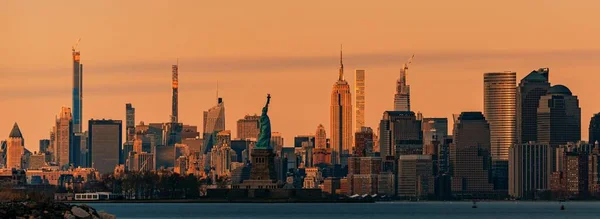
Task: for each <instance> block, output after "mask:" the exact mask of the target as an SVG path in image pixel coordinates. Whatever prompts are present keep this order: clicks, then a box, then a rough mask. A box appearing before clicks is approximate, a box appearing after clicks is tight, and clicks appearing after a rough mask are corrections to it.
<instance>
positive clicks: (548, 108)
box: [537, 85, 581, 146]
mask: <svg viewBox="0 0 600 219" xmlns="http://www.w3.org/2000/svg"><path fill="white" fill-rule="evenodd" d="M537 120H538V123H537V132H538V133H537V137H538V139H537V142H539V143H545V144H549V145H550V146H557V145H561V144H566V143H567V142H578V141H580V140H581V108H579V100H578V99H577V96H573V94H572V93H571V91H570V90H569V88H567V87H565V86H563V85H555V86H552V87H551V88H550V89H548V93H547V94H546V95H545V96H542V97H541V98H540V105H539V107H538V110H537Z"/></svg>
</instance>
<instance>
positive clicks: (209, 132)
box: [202, 98, 225, 154]
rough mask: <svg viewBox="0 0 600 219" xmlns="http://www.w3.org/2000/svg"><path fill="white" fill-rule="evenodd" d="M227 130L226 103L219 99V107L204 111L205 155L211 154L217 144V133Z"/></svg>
mask: <svg viewBox="0 0 600 219" xmlns="http://www.w3.org/2000/svg"><path fill="white" fill-rule="evenodd" d="M223 130H225V103H224V102H223V99H222V98H218V99H217V105H216V106H214V107H212V108H210V109H208V111H204V144H203V148H204V150H203V151H202V153H203V154H206V153H208V152H210V150H211V149H212V147H213V146H214V144H216V137H217V133H219V132H220V131H223Z"/></svg>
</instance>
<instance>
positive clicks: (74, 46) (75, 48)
mask: <svg viewBox="0 0 600 219" xmlns="http://www.w3.org/2000/svg"><path fill="white" fill-rule="evenodd" d="M79 41H81V38H79V39H78V40H77V43H75V45H73V47H72V49H73V52H75V50H77V46H79Z"/></svg>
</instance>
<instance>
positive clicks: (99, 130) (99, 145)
mask: <svg viewBox="0 0 600 219" xmlns="http://www.w3.org/2000/svg"><path fill="white" fill-rule="evenodd" d="M88 128H89V162H90V163H91V165H92V168H96V169H97V170H98V171H99V172H100V173H112V172H113V171H114V169H115V167H116V166H117V165H118V164H119V161H121V160H122V159H121V158H120V156H122V152H121V144H122V134H123V133H122V130H123V126H122V122H121V120H104V119H103V120H94V119H91V120H90V121H89V124H88Z"/></svg>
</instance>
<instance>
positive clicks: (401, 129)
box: [379, 111, 423, 158]
mask: <svg viewBox="0 0 600 219" xmlns="http://www.w3.org/2000/svg"><path fill="white" fill-rule="evenodd" d="M379 148H380V151H381V157H384V158H385V157H388V156H394V157H396V158H398V156H399V155H408V154H422V152H423V131H422V130H421V121H419V120H417V118H416V115H415V113H414V112H410V111H385V112H384V113H383V118H382V119H381V121H380V122H379Z"/></svg>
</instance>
